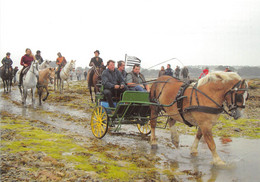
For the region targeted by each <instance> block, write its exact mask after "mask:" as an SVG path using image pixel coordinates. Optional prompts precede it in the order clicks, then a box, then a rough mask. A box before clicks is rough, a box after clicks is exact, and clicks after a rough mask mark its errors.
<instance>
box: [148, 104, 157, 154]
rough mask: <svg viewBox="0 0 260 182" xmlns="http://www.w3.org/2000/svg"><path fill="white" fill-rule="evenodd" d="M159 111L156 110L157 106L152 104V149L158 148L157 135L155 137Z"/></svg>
mask: <svg viewBox="0 0 260 182" xmlns="http://www.w3.org/2000/svg"><path fill="white" fill-rule="evenodd" d="M157 116H158V114H157V111H156V107H154V106H151V121H150V123H151V138H150V141H151V147H152V149H157V148H158V146H157V141H156V137H155V127H156V122H157Z"/></svg>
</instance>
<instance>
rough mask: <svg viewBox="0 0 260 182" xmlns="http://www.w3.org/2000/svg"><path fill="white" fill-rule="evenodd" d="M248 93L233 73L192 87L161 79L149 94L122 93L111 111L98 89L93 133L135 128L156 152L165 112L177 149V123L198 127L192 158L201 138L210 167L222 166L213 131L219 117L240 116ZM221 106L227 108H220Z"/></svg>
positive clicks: (214, 75)
mask: <svg viewBox="0 0 260 182" xmlns="http://www.w3.org/2000/svg"><path fill="white" fill-rule="evenodd" d="M247 91H248V85H247V83H246V81H245V80H243V79H241V77H240V76H239V75H238V74H236V73H225V72H215V73H211V74H209V75H207V77H204V78H202V79H201V80H199V82H197V83H193V84H187V83H184V82H182V81H180V80H179V79H176V78H172V77H169V76H162V77H160V78H158V79H157V80H156V82H155V83H153V84H152V87H151V91H150V93H147V92H137V91H125V92H124V93H123V94H122V97H121V99H120V100H117V101H116V103H115V105H116V107H115V108H110V107H107V106H108V104H107V102H105V101H104V96H103V94H102V89H101V92H100V93H98V94H96V107H95V109H94V110H93V113H92V116H91V129H92V133H93V134H94V136H95V137H97V138H102V137H104V136H105V135H106V133H107V131H108V127H109V126H113V125H114V126H115V125H117V126H116V127H115V131H118V130H119V129H120V127H121V125H122V124H137V127H138V129H139V131H140V132H141V133H142V134H145V135H148V134H149V133H151V139H150V140H151V146H152V148H157V141H156V137H155V128H156V123H157V118H158V117H160V116H161V113H162V112H164V113H165V115H166V116H168V120H167V123H169V127H170V131H171V139H172V142H173V144H174V145H175V146H176V147H178V145H179V135H178V133H177V130H176V127H175V123H176V121H180V122H183V123H185V124H187V125H189V126H197V127H198V131H197V135H196V138H195V140H194V142H193V145H192V147H191V154H192V155H197V154H198V151H197V148H198V143H199V140H200V139H201V137H202V136H204V139H205V141H206V143H207V144H208V146H209V149H210V150H211V152H212V156H213V163H214V164H216V165H222V164H224V162H223V161H222V160H221V159H220V157H219V156H218V154H217V152H216V146H215V142H214V140H213V136H212V127H213V125H214V123H215V122H217V120H218V117H219V114H221V113H226V114H228V115H230V116H231V117H234V118H235V119H237V118H239V117H240V116H241V115H240V109H243V108H244V107H245V103H246V100H247V98H248V92H247ZM224 103H225V105H226V106H227V107H224V106H223V104H224ZM227 109H228V110H227Z"/></svg>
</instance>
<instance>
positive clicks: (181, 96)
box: [153, 78, 247, 127]
mask: <svg viewBox="0 0 260 182" xmlns="http://www.w3.org/2000/svg"><path fill="white" fill-rule="evenodd" d="M170 79H171V78H169V79H167V80H166V81H165V82H164V85H163V87H162V89H161V91H160V93H159V94H158V96H157V97H156V98H154V99H153V102H156V103H158V104H159V97H160V96H161V93H162V90H163V89H164V87H165V85H166V83H168V81H169V80H170ZM240 85H242V84H241V80H240V81H239V82H238V83H236V84H235V85H234V86H233V87H232V89H231V90H230V91H228V92H227V93H225V95H224V97H226V95H227V94H231V96H232V93H233V92H234V90H247V88H246V89H238V87H239V86H240ZM156 86H157V84H156V85H155V89H154V96H156ZM189 86H190V84H189V83H183V84H182V86H181V87H180V89H179V91H178V93H177V95H176V97H175V101H176V102H177V109H178V111H179V114H180V116H181V118H182V120H183V122H184V123H185V124H186V125H188V126H189V127H192V126H193V125H192V124H191V123H190V122H189V121H187V120H186V119H185V117H184V113H185V112H192V111H194V112H204V113H209V114H220V113H222V112H223V111H224V112H225V113H226V114H228V115H230V116H232V115H231V114H230V113H229V112H228V111H226V110H225V109H224V108H223V105H219V104H218V103H217V102H216V101H214V100H213V99H212V98H210V97H209V96H208V95H207V94H205V93H204V92H202V91H201V90H199V89H198V88H197V86H198V83H196V84H195V85H194V86H193V88H192V91H191V95H190V106H189V107H187V108H185V109H183V99H184V98H187V96H184V93H185V90H186V89H187V88H188V87H189ZM193 92H195V99H196V102H197V105H191V104H192V99H193ZM198 92H199V93H200V94H202V95H204V96H205V97H207V98H208V99H209V100H210V101H212V102H213V103H214V104H216V106H217V108H215V107H208V106H201V105H200V103H199V99H198ZM231 100H233V99H231ZM232 104H233V101H232ZM235 105H236V99H235ZM236 107H238V106H236ZM160 109H163V107H162V106H159V107H158V111H159V110H160ZM230 110H231V109H230Z"/></svg>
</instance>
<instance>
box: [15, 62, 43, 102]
mask: <svg viewBox="0 0 260 182" xmlns="http://www.w3.org/2000/svg"><path fill="white" fill-rule="evenodd" d="M37 77H39V63H38V61H37V60H34V61H33V62H32V63H31V66H30V68H29V70H28V71H27V73H26V74H25V75H24V76H23V82H22V85H21V87H19V89H20V93H21V97H22V103H23V104H24V105H26V98H27V91H28V89H31V93H32V104H33V105H34V102H35V98H34V96H35V90H36V85H37V81H38V80H37Z"/></svg>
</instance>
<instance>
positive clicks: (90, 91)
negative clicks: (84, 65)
mask: <svg viewBox="0 0 260 182" xmlns="http://www.w3.org/2000/svg"><path fill="white" fill-rule="evenodd" d="M88 89H89V93H90V97H91V102H92V103H93V97H92V89H91V86H88Z"/></svg>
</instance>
